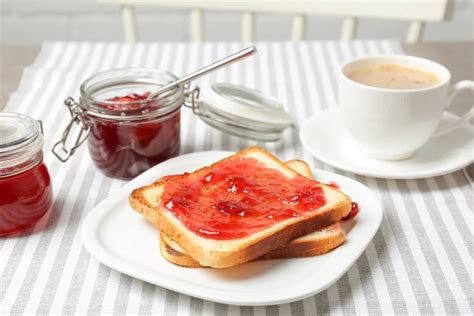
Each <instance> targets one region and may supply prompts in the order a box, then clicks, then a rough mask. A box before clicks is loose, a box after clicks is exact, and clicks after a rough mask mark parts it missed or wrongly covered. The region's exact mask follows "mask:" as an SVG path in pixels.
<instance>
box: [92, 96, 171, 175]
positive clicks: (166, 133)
mask: <svg viewBox="0 0 474 316" xmlns="http://www.w3.org/2000/svg"><path fill="white" fill-rule="evenodd" d="M148 95H149V92H146V93H143V94H135V93H132V94H129V95H126V96H119V97H114V98H110V99H108V100H107V101H112V102H117V103H110V102H107V103H105V102H104V103H101V104H99V106H100V107H102V108H105V109H106V110H109V111H112V112H119V113H120V115H136V114H145V113H147V112H149V111H152V110H155V109H157V108H159V104H158V102H157V101H149V102H143V101H144V100H146V99H147V97H148ZM88 145H89V152H90V154H91V157H92V159H93V160H94V163H95V165H96V166H97V167H98V168H99V169H101V170H102V172H104V173H105V174H106V175H108V176H111V177H115V178H122V179H130V178H134V177H136V176H137V175H139V174H140V173H142V172H143V171H145V170H148V169H149V168H151V167H153V166H154V165H156V164H158V163H160V162H163V161H165V160H167V159H169V158H172V157H175V156H177V155H178V153H179V147H180V111H179V108H178V109H177V110H175V111H173V112H171V113H169V114H167V115H166V116H165V117H158V118H153V119H143V120H133V121H120V122H118V121H112V120H106V119H101V118H94V119H93V127H92V129H91V133H90V135H89V138H88Z"/></svg>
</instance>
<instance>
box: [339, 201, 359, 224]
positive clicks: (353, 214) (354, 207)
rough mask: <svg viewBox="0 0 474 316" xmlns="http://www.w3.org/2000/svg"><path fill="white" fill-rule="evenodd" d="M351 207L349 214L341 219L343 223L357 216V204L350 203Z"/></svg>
mask: <svg viewBox="0 0 474 316" xmlns="http://www.w3.org/2000/svg"><path fill="white" fill-rule="evenodd" d="M351 206H352V207H351V211H350V212H349V214H347V216H345V217H344V218H343V220H345V221H347V220H349V219H351V218H354V217H356V215H357V214H359V211H360V209H359V204H357V202H351Z"/></svg>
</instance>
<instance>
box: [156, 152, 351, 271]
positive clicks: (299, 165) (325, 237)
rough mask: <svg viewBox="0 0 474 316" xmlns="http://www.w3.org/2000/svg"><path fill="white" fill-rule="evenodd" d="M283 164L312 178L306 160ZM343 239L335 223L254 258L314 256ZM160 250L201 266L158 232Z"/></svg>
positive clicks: (187, 264)
mask: <svg viewBox="0 0 474 316" xmlns="http://www.w3.org/2000/svg"><path fill="white" fill-rule="evenodd" d="M285 165H286V166H288V167H290V168H291V169H293V170H295V171H296V172H298V173H299V174H301V175H302V176H305V177H306V178H308V179H313V173H312V172H311V168H310V167H309V166H308V164H307V163H306V162H304V161H301V160H288V161H286V162H285ZM345 239H346V238H345V234H344V231H343V230H342V228H341V226H340V225H339V223H336V224H333V225H331V226H329V227H325V228H324V229H321V230H318V231H316V232H313V233H311V234H308V235H305V236H303V237H300V238H297V239H293V240H292V241H290V242H289V243H288V244H286V245H283V246H281V247H279V248H277V249H274V250H271V251H270V252H268V253H266V254H265V255H263V256H262V257H260V258H257V259H256V260H267V259H285V258H300V257H310V256H316V255H320V254H323V253H326V252H328V251H330V250H332V249H334V248H336V247H338V246H339V245H340V244H342V243H343V242H344V241H345ZM160 252H161V255H162V256H163V257H164V258H165V259H166V260H168V261H169V262H171V263H174V264H177V265H180V266H184V267H189V268H199V267H203V266H202V265H201V264H199V262H197V261H196V260H194V259H193V258H192V257H191V256H189V255H188V254H187V253H186V250H184V249H183V248H182V247H181V246H180V245H178V244H177V243H176V242H175V241H174V240H172V239H171V238H169V237H168V236H166V235H165V234H163V233H161V234H160Z"/></svg>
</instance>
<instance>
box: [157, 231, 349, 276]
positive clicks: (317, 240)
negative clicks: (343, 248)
mask: <svg viewBox="0 0 474 316" xmlns="http://www.w3.org/2000/svg"><path fill="white" fill-rule="evenodd" d="M345 240H346V237H345V234H344V231H343V230H342V228H341V225H340V224H339V223H336V224H333V225H331V226H329V227H325V228H323V229H321V230H318V231H315V232H313V233H311V234H308V235H305V236H303V237H299V238H296V239H293V240H292V241H290V242H289V243H287V244H286V245H283V246H280V247H279V248H277V249H273V250H270V251H269V252H268V253H266V254H264V255H263V256H261V257H259V258H257V259H256V260H270V259H287V258H303V257H312V256H316V255H320V254H323V253H326V252H328V251H331V250H333V249H335V248H337V247H338V246H339V245H341V244H342V243H343V242H344V241H345ZM160 252H161V255H162V256H163V257H164V258H165V259H166V260H168V261H169V262H171V263H174V264H177V265H180V266H183V267H189V268H199V267H203V266H202V265H201V264H200V263H199V262H197V261H196V260H194V259H193V258H192V257H191V256H189V255H188V254H187V253H186V250H184V249H183V248H182V247H181V246H180V245H179V244H178V243H176V242H175V241H174V240H172V239H171V238H169V237H168V236H166V235H165V234H160Z"/></svg>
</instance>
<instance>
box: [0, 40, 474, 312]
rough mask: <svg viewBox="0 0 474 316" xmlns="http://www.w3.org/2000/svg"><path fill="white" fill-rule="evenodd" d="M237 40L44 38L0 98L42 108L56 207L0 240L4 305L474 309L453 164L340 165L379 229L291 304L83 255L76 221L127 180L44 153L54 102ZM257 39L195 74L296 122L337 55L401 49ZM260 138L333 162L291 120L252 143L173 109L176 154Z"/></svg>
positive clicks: (325, 86)
mask: <svg viewBox="0 0 474 316" xmlns="http://www.w3.org/2000/svg"><path fill="white" fill-rule="evenodd" d="M241 47H242V45H241V44H238V43H205V44H184V43H149V44H148V43H147V44H144V43H139V44H135V45H131V44H118V43H94V44H92V43H61V42H58V43H49V44H45V45H44V46H43V48H42V50H41V53H40V55H39V56H38V58H37V59H36V61H35V62H34V64H33V65H32V66H30V67H28V68H27V69H26V70H25V73H24V75H23V79H22V82H21V85H20V87H19V89H18V90H17V91H16V92H15V93H14V94H13V95H12V96H11V98H10V101H9V103H8V105H7V107H6V110H7V111H13V112H19V113H27V114H29V115H31V116H33V117H35V118H37V119H41V120H43V124H44V129H45V135H46V143H45V147H44V148H45V153H46V154H45V162H46V164H47V165H48V167H49V170H50V173H51V176H52V179H53V186H54V195H55V201H54V209H53V210H54V212H53V213H52V214H51V216H50V222H49V225H48V226H47V227H46V229H45V230H43V231H40V232H38V233H36V234H33V235H30V236H25V237H19V238H3V239H0V271H1V277H0V313H1V314H10V313H13V314H17V313H18V314H19V313H39V314H46V313H56V314H72V313H81V314H85V313H91V314H99V313H101V314H110V313H114V314H125V313H127V314H138V313H140V314H158V315H188V314H190V315H211V314H218V315H287V314H293V315H314V314H316V313H318V314H326V313H331V314H356V313H357V314H368V313H370V314H380V313H387V314H407V313H414V314H420V313H422V314H472V313H473V308H474V306H473V305H474V297H473V291H472V284H473V279H472V278H473V276H472V274H473V242H472V241H473V235H472V234H473V229H472V219H473V213H472V205H474V203H473V191H472V186H471V184H470V183H469V182H468V181H467V179H466V178H465V177H464V175H463V173H462V172H456V173H453V174H449V175H446V176H442V177H436V178H429V179H424V180H416V181H415V180H408V181H395V180H381V179H374V178H366V177H361V176H355V175H352V174H348V173H345V172H341V171H338V172H340V173H342V174H343V175H345V176H349V177H352V178H355V179H356V180H358V181H360V182H362V183H364V184H366V185H368V186H369V187H370V188H372V189H373V190H374V191H375V192H377V193H378V194H379V196H380V199H381V200H382V201H383V203H384V206H385V218H384V220H383V223H382V227H381V229H380V230H379V232H378V233H377V235H376V236H375V238H374V240H373V242H372V243H371V244H370V245H369V247H368V249H367V251H366V252H365V253H364V254H362V256H361V258H360V259H359V260H358V261H357V263H356V264H355V265H354V266H353V267H352V268H351V269H350V270H349V271H348V273H346V274H345V275H344V276H343V277H342V278H341V279H340V280H339V281H338V282H337V283H335V284H334V285H333V286H331V287H330V288H329V289H327V290H326V291H324V292H322V293H319V294H317V295H315V296H313V297H310V298H307V299H305V300H302V301H299V302H295V303H291V304H284V305H279V306H267V307H255V308H253V307H239V306H227V305H223V304H215V303H212V302H207V301H203V300H200V299H196V298H192V297H189V296H186V295H182V294H179V293H175V292H172V291H168V290H166V289H163V288H160V287H156V286H153V285H151V284H148V283H145V282H142V281H140V280H136V279H133V278H131V277H129V276H126V275H123V274H120V273H118V272H116V271H113V270H111V269H109V268H108V267H106V266H104V265H102V264H100V263H99V262H97V261H96V260H95V259H94V258H91V257H90V256H89V254H88V253H87V251H86V250H85V249H84V247H83V246H82V243H81V240H80V233H79V228H80V223H81V221H82V219H83V218H84V216H85V215H86V214H87V212H89V211H90V210H91V209H92V208H93V207H94V205H96V204H97V203H98V202H99V201H101V200H102V199H104V198H105V197H106V196H107V195H108V194H109V192H111V191H113V190H114V189H116V188H118V187H120V186H121V185H123V183H124V182H123V181H119V180H113V179H110V178H106V177H104V176H102V174H100V173H99V172H98V171H97V170H96V169H95V168H94V166H93V164H92V162H91V160H90V158H89V155H88V153H87V150H86V149H85V148H82V149H81V150H79V151H78V152H77V153H76V155H75V157H74V158H73V159H72V160H71V161H69V162H68V163H66V164H62V163H60V162H59V161H57V160H56V159H55V158H54V157H53V156H52V155H51V154H50V149H51V146H52V144H53V142H54V141H55V140H57V139H59V137H60V134H61V132H62V128H63V127H64V126H65V125H66V123H67V120H68V119H69V116H68V113H67V109H66V108H65V106H63V105H62V100H63V99H64V98H65V97H66V96H69V95H73V96H76V97H77V94H78V87H79V85H80V83H81V82H82V81H83V80H84V79H85V78H86V77H88V76H89V75H91V74H93V73H95V72H97V71H99V70H105V69H109V68H117V67H125V66H143V67H152V68H161V69H166V70H170V71H171V72H173V73H175V74H177V75H183V74H185V73H188V72H189V71H191V70H193V69H196V68H198V67H199V66H203V65H205V64H207V63H209V62H211V61H213V60H215V59H218V58H219V57H223V56H225V55H227V54H228V53H230V52H233V51H236V50H238V49H239V48H241ZM257 47H258V49H259V53H258V54H257V56H256V57H254V58H251V59H249V60H247V61H245V62H242V63H240V64H235V65H232V66H231V67H229V68H227V69H224V70H222V71H220V72H218V73H215V74H212V75H211V76H209V77H206V78H202V80H201V81H200V83H208V82H214V81H221V82H222V81H225V82H232V83H238V84H243V85H247V86H250V87H255V88H257V89H260V90H262V91H264V92H266V93H269V94H271V95H273V96H275V97H277V98H279V99H280V100H281V101H282V102H283V103H284V104H285V106H286V108H287V110H288V111H289V112H291V113H293V114H294V115H295V116H296V117H297V119H298V122H300V123H302V122H303V121H304V120H305V119H306V118H308V117H309V116H311V115H312V114H313V113H315V112H317V111H320V110H323V109H326V108H329V107H334V106H336V90H337V89H336V87H337V82H336V70H337V67H338V65H339V64H340V63H341V62H343V61H345V60H347V59H350V58H353V57H356V56H359V55H366V54H379V53H393V52H401V50H400V48H399V45H398V44H397V43H395V42H390V41H355V42H351V43H341V42H332V41H328V42H308V43H301V44H294V43H258V44H257ZM256 144H257V145H260V146H263V147H266V148H267V149H269V150H270V151H272V152H274V153H276V154H277V155H278V156H279V157H281V158H282V159H291V158H295V157H297V158H300V159H304V160H306V161H308V162H310V163H311V164H312V165H313V167H314V168H315V170H317V169H324V170H330V171H333V170H334V169H333V168H331V167H330V166H327V165H324V164H322V163H320V162H319V161H317V160H315V159H313V158H312V157H311V155H310V154H309V153H308V152H306V151H305V150H304V149H303V148H302V146H301V144H300V142H299V140H298V135H297V131H296V130H291V131H287V132H285V135H284V139H283V141H281V142H279V143H270V144H264V143H258V142H255V141H247V140H243V139H239V138H236V137H234V136H229V135H225V134H222V133H220V132H218V131H216V130H214V129H212V128H210V127H208V126H206V125H205V124H204V123H203V122H201V121H200V120H198V119H197V118H196V117H194V116H193V115H192V113H191V112H190V111H189V110H187V109H183V110H182V153H187V152H195V151H201V150H234V151H235V150H238V149H241V148H244V147H246V146H249V145H256ZM362 211H363V210H362ZM349 238H350V236H349ZM157 251H158V249H157Z"/></svg>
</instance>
